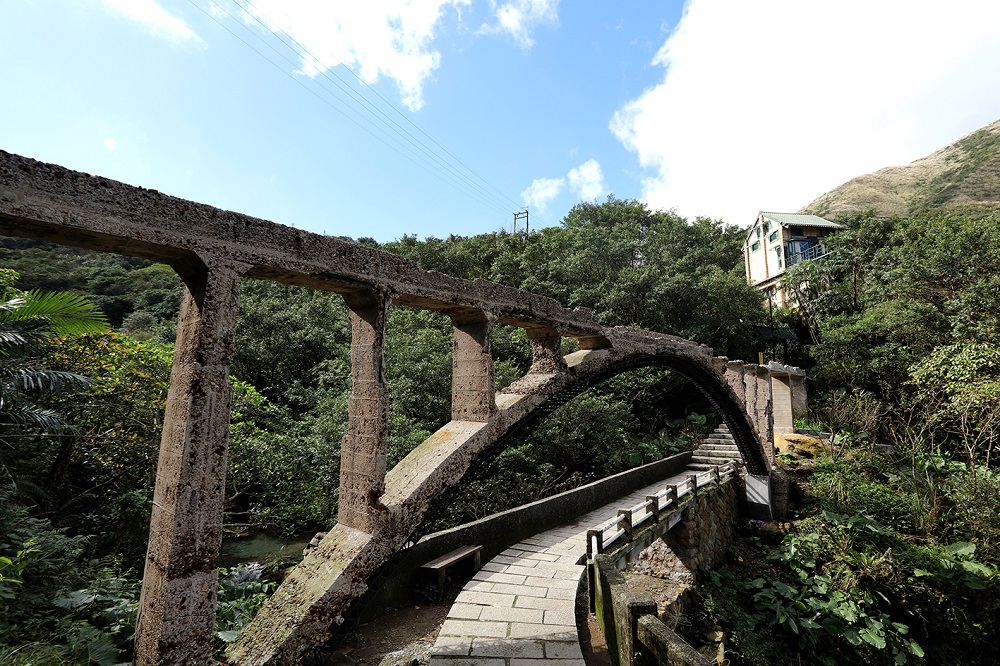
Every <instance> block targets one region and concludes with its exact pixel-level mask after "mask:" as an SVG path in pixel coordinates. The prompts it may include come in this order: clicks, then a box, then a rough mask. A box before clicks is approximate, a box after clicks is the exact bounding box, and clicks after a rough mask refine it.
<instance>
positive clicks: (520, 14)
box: [480, 0, 559, 48]
mask: <svg viewBox="0 0 1000 666" xmlns="http://www.w3.org/2000/svg"><path fill="white" fill-rule="evenodd" d="M490 5H491V6H492V7H493V13H494V16H495V17H496V23H494V24H493V25H484V26H482V28H480V32H485V33H493V34H500V33H507V34H509V35H510V36H511V37H513V38H514V41H516V42H517V43H518V44H519V45H520V46H522V47H523V48H531V46H532V45H534V43H535V40H534V39H533V38H532V36H531V32H532V30H533V29H534V28H535V26H537V25H540V24H548V25H553V26H558V25H559V0H510V2H503V3H501V4H500V5H499V6H497V4H496V2H495V0H490Z"/></svg>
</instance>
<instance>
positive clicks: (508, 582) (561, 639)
mask: <svg viewBox="0 0 1000 666" xmlns="http://www.w3.org/2000/svg"><path fill="white" fill-rule="evenodd" d="M688 474H689V472H686V473H683V474H679V475H677V476H673V477H670V478H668V479H664V480H663V481H660V482H658V483H655V484H653V485H651V486H647V487H645V488H642V489H640V490H637V491H636V492H634V493H632V494H631V495H626V496H625V497H621V498H619V499H617V500H615V501H614V502H612V503H610V504H607V505H605V506H603V507H601V508H600V509H597V510H596V511H591V512H590V513H588V514H586V515H583V516H581V517H580V518H579V519H577V520H576V521H574V522H573V523H571V524H568V525H563V526H561V527H557V528H555V529H551V530H548V531H547V532H542V533H540V534H536V535H535V536H533V537H530V538H528V539H525V540H524V541H522V542H520V543H518V544H515V545H514V546H512V547H511V548H508V549H507V550H505V551H504V552H503V553H501V554H500V555H497V556H496V557H494V558H493V559H492V560H490V561H489V562H488V563H487V564H485V565H483V568H482V570H480V571H479V572H478V573H477V574H476V575H475V576H474V577H473V579H472V580H471V581H469V583H468V584H467V585H466V586H465V588H464V589H463V590H462V591H461V592H460V593H459V595H458V597H457V598H456V599H455V604H454V605H453V606H452V608H451V610H450V611H449V612H448V619H447V620H445V623H444V624H443V625H442V626H441V632H440V633H439V634H438V639H437V641H436V642H435V643H434V646H433V647H432V648H431V666H532V665H533V664H539V663H540V662H541V661H543V660H544V661H545V662H546V663H547V664H549V665H551V666H584V661H583V652H582V651H581V649H580V640H579V638H578V636H577V630H576V617H575V612H574V611H575V604H576V591H577V588H578V587H579V585H580V578H581V576H583V575H584V570H585V567H584V565H582V564H577V562H578V561H579V560H580V559H581V558H582V557H583V556H584V555H585V554H586V552H587V530H588V529H592V528H594V527H597V526H598V525H600V524H601V523H603V522H605V521H606V520H608V519H610V518H612V517H614V516H615V514H616V512H617V511H618V509H625V508H628V507H630V506H634V505H635V504H638V503H640V502H642V501H644V500H645V499H646V496H647V495H652V494H654V493H656V492H657V491H658V490H661V489H663V488H665V487H666V486H669V485H674V484H679V483H683V482H684V481H685V480H686V479H687V475H688Z"/></svg>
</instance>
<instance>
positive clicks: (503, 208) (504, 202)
mask: <svg viewBox="0 0 1000 666" xmlns="http://www.w3.org/2000/svg"><path fill="white" fill-rule="evenodd" d="M188 2H190V3H191V4H192V5H194V6H195V7H196V8H197V9H198V10H199V11H201V12H202V13H204V14H205V15H206V16H208V17H209V18H211V19H212V20H213V21H215V22H216V23H217V24H218V25H219V26H220V27H222V28H223V29H225V30H226V31H227V32H228V33H229V34H230V35H232V36H233V37H235V38H236V39H238V40H239V41H240V42H242V43H243V44H244V46H246V47H247V48H249V49H250V50H252V51H253V52H254V53H256V54H257V55H258V56H260V57H261V58H263V59H264V60H265V61H267V62H268V63H270V64H271V65H272V66H273V67H275V68H276V69H278V70H279V71H281V72H282V73H283V74H285V75H286V76H288V77H289V78H291V79H292V80H293V81H295V82H296V83H297V84H298V85H300V86H301V87H303V88H304V89H305V90H307V91H309V92H310V93H311V94H312V95H313V96H315V97H316V98H317V99H319V100H320V101H321V102H323V103H324V104H326V105H327V106H329V107H330V108H331V109H333V110H334V111H336V112H337V113H339V114H340V115H341V116H343V117H344V118H346V119H347V120H349V121H351V122H352V123H354V124H355V125H356V126H357V127H358V128H360V129H362V130H364V131H365V132H367V133H368V134H369V135H371V136H372V137H373V138H375V139H376V140H378V141H379V142H381V143H382V144H383V145H385V146H386V147H388V148H390V149H392V150H393V151H395V152H396V153H398V154H399V155H401V156H402V157H405V158H406V159H407V160H409V161H410V162H412V163H413V164H414V165H416V166H418V167H420V168H421V169H423V170H424V171H426V172H427V173H429V174H430V175H432V176H434V177H435V178H437V179H438V180H440V181H442V182H444V183H445V184H447V185H450V186H451V187H453V188H454V189H456V190H458V191H460V192H462V193H463V194H465V195H466V196H468V197H470V198H471V199H474V200H476V201H478V202H479V203H480V204H482V205H484V206H487V207H489V208H492V209H494V210H496V211H498V212H501V213H503V214H504V215H507V214H509V212H510V208H509V205H510V204H509V202H511V201H512V200H511V199H510V198H509V197H506V196H504V195H503V194H502V193H501V192H500V190H498V189H496V188H495V187H493V186H492V185H489V183H488V182H487V181H485V179H483V178H482V177H481V176H479V175H478V174H476V173H475V172H474V171H472V170H471V169H470V168H469V167H468V166H467V165H465V164H464V163H463V162H461V161H460V160H458V159H457V158H455V157H454V155H452V154H451V153H450V152H448V151H447V150H446V149H444V148H443V146H441V144H439V143H438V142H437V141H435V140H434V139H433V137H431V136H430V135H429V134H427V132H425V131H424V130H422V129H421V128H420V127H419V126H418V125H416V123H414V122H413V121H411V120H409V119H408V118H407V117H406V116H405V115H404V114H403V113H402V112H401V111H400V110H399V109H397V108H396V107H395V106H394V105H392V104H391V103H390V102H388V100H386V99H385V98H384V97H382V96H381V95H380V94H378V92H377V91H375V90H374V88H372V87H371V86H369V85H368V84H367V83H365V86H367V87H368V89H369V90H372V91H373V92H375V94H376V95H378V97H379V99H381V100H382V101H383V102H384V103H385V104H386V105H388V106H389V107H390V108H392V109H393V110H394V111H395V112H396V113H397V114H399V115H400V116H401V117H403V118H404V119H406V120H407V121H408V122H409V123H410V124H411V125H413V127H415V128H416V129H417V130H419V131H420V132H421V133H422V134H424V135H425V136H427V137H428V138H429V139H430V140H431V141H433V142H434V143H435V144H436V145H438V146H439V147H441V149H442V150H444V151H445V152H446V153H447V154H448V155H450V156H451V157H452V158H453V159H455V160H456V161H458V162H459V164H461V165H462V166H463V167H464V168H465V169H466V170H467V171H469V172H470V173H472V174H473V175H475V176H476V177H477V178H478V179H479V180H481V181H482V182H483V183H486V184H487V186H489V187H490V188H491V189H492V190H493V191H494V192H498V193H500V196H497V195H496V194H493V192H490V191H488V190H486V189H485V188H483V187H482V186H480V185H478V184H477V183H475V182H472V181H471V179H470V178H469V177H468V176H466V175H464V174H462V173H461V170H459V169H457V168H456V167H454V166H452V165H450V164H448V162H447V160H446V159H444V158H442V157H441V156H440V155H439V154H436V153H435V151H434V150H433V149H432V148H430V147H428V146H427V145H426V144H425V143H424V142H422V141H420V139H419V138H418V137H415V136H413V134H412V133H410V132H408V131H407V130H406V129H405V128H403V127H400V126H399V124H398V123H396V122H395V121H392V120H391V119H390V118H389V117H388V116H387V115H386V114H385V113H384V112H383V111H381V110H380V109H378V108H377V106H375V105H374V104H372V103H371V102H370V101H368V100H366V99H364V98H363V97H359V96H358V95H357V94H356V93H355V92H354V91H353V90H351V87H350V86H349V84H347V82H345V81H344V80H343V79H341V78H340V77H339V76H337V77H336V78H337V80H334V79H333V78H332V77H331V76H330V75H328V74H327V73H326V72H327V71H329V69H324V70H321V72H320V74H321V77H322V79H325V80H326V81H328V82H330V83H332V84H333V85H335V86H336V87H337V88H339V89H340V90H341V91H343V92H344V93H346V94H348V95H350V97H351V98H353V99H354V100H355V102H356V103H357V104H360V105H361V108H360V111H359V109H358V108H357V105H356V104H355V105H352V103H351V102H350V101H349V100H345V99H344V98H343V96H342V95H341V94H338V93H337V91H335V90H332V89H331V88H329V87H327V86H326V85H324V84H323V81H319V82H317V85H318V87H319V88H320V89H321V90H323V91H324V92H325V93H327V94H328V95H329V96H330V97H332V98H333V99H334V100H337V101H338V102H340V104H342V105H344V106H345V107H346V108H347V109H348V110H349V111H351V113H352V114H354V115H355V116H357V117H352V115H349V114H348V113H347V112H345V110H344V109H341V108H339V106H338V105H337V104H334V103H333V101H332V100H331V99H330V98H329V97H326V96H324V95H321V94H320V93H318V92H317V91H316V90H315V89H313V88H312V87H310V86H307V85H306V84H305V83H304V82H303V81H302V80H301V79H300V78H298V77H296V76H294V75H293V74H292V73H290V72H289V71H288V70H287V69H286V68H285V67H283V66H281V65H279V64H278V63H276V62H275V61H274V60H272V59H271V58H269V57H268V56H267V55H265V53H263V52H262V51H261V50H260V49H258V48H257V47H255V46H254V45H253V44H251V43H250V42H248V41H247V40H246V39H244V38H243V37H242V36H241V35H240V34H237V33H236V32H235V31H233V30H232V29H230V28H229V26H227V25H226V24H225V23H224V22H223V21H220V20H219V18H218V17H217V16H216V15H215V14H214V13H212V12H208V11H206V10H205V9H204V8H202V7H201V6H200V5H198V4H197V3H196V2H195V0H188ZM247 4H248V5H249V6H251V7H254V6H253V5H252V4H251V3H250V2H249V1H248V2H247ZM212 6H213V7H216V8H218V10H219V11H220V12H222V13H223V14H225V15H226V16H228V17H229V18H231V19H233V20H234V21H235V22H236V23H237V24H239V25H240V26H241V27H242V28H243V29H244V30H245V31H246V32H250V33H251V34H252V35H253V36H254V38H255V39H256V40H257V41H259V42H262V43H263V44H264V45H266V46H267V48H269V49H270V50H271V51H273V52H274V53H275V55H277V56H278V57H279V58H281V59H282V60H284V61H285V62H286V63H288V64H289V65H291V66H292V67H294V68H298V66H299V65H298V63H297V62H293V61H291V60H289V59H288V57H287V56H286V55H284V54H282V53H281V52H279V51H278V50H277V49H276V48H275V47H274V46H273V45H272V44H271V43H270V42H269V41H268V40H265V39H264V38H263V37H261V35H259V34H258V33H257V32H256V31H254V30H252V29H251V28H250V27H249V26H247V25H246V24H245V23H244V22H243V21H241V20H239V19H238V18H237V17H235V16H233V14H232V13H230V12H229V11H228V10H227V9H226V8H225V7H222V6H220V5H218V4H217V3H215V2H214V1H213V2H212ZM240 9H241V10H243V11H244V12H246V13H247V15H248V16H252V14H251V13H250V12H248V11H247V10H246V9H245V8H243V7H242V6H241V7H240ZM254 9H256V7H254ZM261 16H263V18H264V19H265V20H267V21H271V20H270V19H268V18H267V16H265V15H263V14H262V13H261ZM253 18H254V20H255V21H256V22H257V23H258V24H259V25H260V26H261V27H262V28H263V29H264V30H266V31H267V32H268V33H269V34H271V35H272V36H274V37H275V38H277V39H278V40H279V41H280V42H281V43H282V44H284V45H285V46H286V47H287V48H289V49H290V50H292V51H293V52H294V49H291V47H288V45H287V44H286V42H285V41H284V40H283V39H282V38H281V37H280V36H279V35H277V34H276V33H275V32H274V31H273V30H272V29H271V28H270V27H269V26H267V25H265V24H264V23H262V22H261V21H260V20H259V19H258V18H256V17H253ZM272 23H273V21H272ZM288 39H289V40H290V41H292V42H293V43H294V44H295V45H296V46H297V47H298V48H299V49H300V52H299V53H296V56H297V57H301V55H302V54H304V55H307V56H309V57H311V58H313V59H314V60H315V61H316V62H317V63H319V62H320V60H319V59H318V58H316V56H315V55H314V54H312V53H311V52H309V51H308V50H307V49H305V48H304V47H303V46H302V45H301V44H299V43H298V42H297V41H295V40H294V39H293V38H292V37H291V36H288ZM348 70H349V71H351V73H352V74H354V75H355V77H357V78H358V80H359V81H361V82H362V83H364V81H363V80H361V79H360V77H358V75H357V74H356V73H354V71H353V70H351V69H350V68H348ZM313 80H314V81H315V78H314V79H313ZM338 81H339V82H338ZM373 111H374V112H377V114H378V115H375V114H374V113H372V112H373ZM366 114H367V115H366ZM380 116H381V117H380ZM373 119H374V120H373ZM376 121H377V122H376ZM363 123H364V124H363ZM386 130H389V131H388V132H387V131H386ZM407 144H409V145H407Z"/></svg>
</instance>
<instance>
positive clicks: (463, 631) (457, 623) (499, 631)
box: [440, 620, 507, 638]
mask: <svg viewBox="0 0 1000 666" xmlns="http://www.w3.org/2000/svg"><path fill="white" fill-rule="evenodd" d="M440 635H441V636H473V637H476V636H485V637H488V638H504V637H505V636H507V623H506V622H479V621H478V620H445V621H444V624H442V625H441V633H440Z"/></svg>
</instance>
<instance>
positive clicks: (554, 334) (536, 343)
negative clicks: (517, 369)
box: [525, 328, 566, 373]
mask: <svg viewBox="0 0 1000 666" xmlns="http://www.w3.org/2000/svg"><path fill="white" fill-rule="evenodd" d="M525 332H526V333H527V334H528V339H529V340H531V369H530V370H529V371H528V372H539V373H553V372H565V371H566V359H564V358H563V355H562V349H561V347H562V336H561V335H559V331H557V330H555V329H554V328H529V329H527V330H526V331H525Z"/></svg>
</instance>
